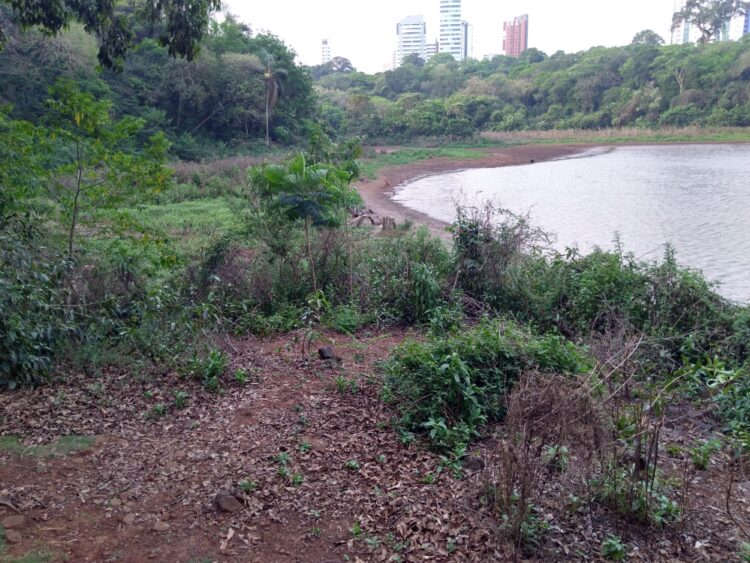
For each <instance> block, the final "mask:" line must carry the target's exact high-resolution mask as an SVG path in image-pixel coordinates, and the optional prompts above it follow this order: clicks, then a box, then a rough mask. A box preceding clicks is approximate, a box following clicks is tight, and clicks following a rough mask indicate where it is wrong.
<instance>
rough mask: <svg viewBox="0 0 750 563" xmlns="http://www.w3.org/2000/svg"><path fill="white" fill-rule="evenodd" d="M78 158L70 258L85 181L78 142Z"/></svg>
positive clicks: (70, 236) (70, 256)
mask: <svg viewBox="0 0 750 563" xmlns="http://www.w3.org/2000/svg"><path fill="white" fill-rule="evenodd" d="M76 159H77V161H78V177H77V178H76V195H75V197H74V198H73V209H72V210H71V214H70V230H69V231H68V258H72V257H73V237H74V236H75V231H76V221H77V220H78V200H79V198H80V197H81V184H82V182H83V162H82V155H81V144H80V143H76Z"/></svg>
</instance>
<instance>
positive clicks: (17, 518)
mask: <svg viewBox="0 0 750 563" xmlns="http://www.w3.org/2000/svg"><path fill="white" fill-rule="evenodd" d="M0 525H2V527H3V528H5V529H6V530H18V529H20V528H23V527H24V526H25V525H26V516H24V515H23V514H14V515H12V516H7V517H5V518H3V520H2V522H0Z"/></svg>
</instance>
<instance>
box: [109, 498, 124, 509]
mask: <svg viewBox="0 0 750 563" xmlns="http://www.w3.org/2000/svg"><path fill="white" fill-rule="evenodd" d="M109 504H110V506H112V507H114V508H117V507H118V506H121V505H122V501H121V500H120V499H119V498H117V497H115V498H113V499H112V500H110V501H109Z"/></svg>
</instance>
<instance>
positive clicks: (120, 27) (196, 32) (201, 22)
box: [0, 0, 221, 70]
mask: <svg viewBox="0 0 750 563" xmlns="http://www.w3.org/2000/svg"><path fill="white" fill-rule="evenodd" d="M0 3H3V4H8V5H10V6H11V7H12V8H13V12H14V14H15V16H16V18H17V19H18V21H19V23H20V24H21V25H22V26H23V27H24V28H29V27H38V28H39V29H40V30H41V31H42V32H43V33H45V34H48V35H56V34H57V33H59V32H60V31H61V30H63V29H65V28H67V27H68V26H69V25H70V24H71V23H72V22H79V23H81V24H83V26H84V28H85V29H86V31H87V32H88V33H92V34H94V35H96V37H97V38H98V40H99V55H98V57H99V62H100V63H101V65H102V66H103V67H106V68H111V69H114V70H121V69H122V63H123V60H124V58H125V54H126V53H127V51H128V50H129V49H130V48H131V47H132V46H133V44H134V38H135V28H136V27H137V26H138V25H146V26H147V27H148V28H150V29H156V28H158V29H159V41H160V43H161V44H162V45H164V46H166V47H167V48H168V50H169V54H170V55H171V56H173V57H177V56H180V57H185V58H186V59H188V60H189V61H190V60H193V58H195V56H196V54H197V53H198V50H199V43H200V40H201V39H202V38H203V35H204V34H205V33H206V30H207V28H208V22H209V16H210V14H211V12H214V11H216V10H219V9H220V8H221V0H135V1H134V2H130V3H125V2H113V1H101V0H44V1H43V2H40V1H38V0H0ZM3 37H4V33H3V30H2V29H1V28H0V39H2V38H3Z"/></svg>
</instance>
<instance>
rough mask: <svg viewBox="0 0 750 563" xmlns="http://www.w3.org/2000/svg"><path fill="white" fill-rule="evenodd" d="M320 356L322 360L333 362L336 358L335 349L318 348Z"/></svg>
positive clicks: (330, 347) (327, 347)
mask: <svg viewBox="0 0 750 563" xmlns="http://www.w3.org/2000/svg"><path fill="white" fill-rule="evenodd" d="M318 356H320V359H321V360H332V359H333V358H334V357H335V356H334V354H333V347H332V346H323V347H322V348H318Z"/></svg>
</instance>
